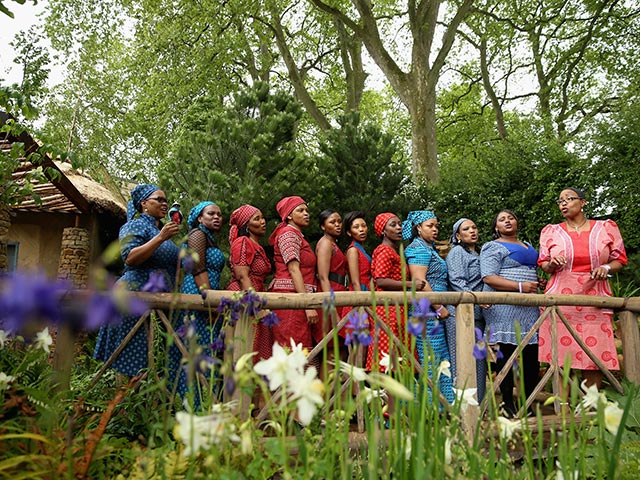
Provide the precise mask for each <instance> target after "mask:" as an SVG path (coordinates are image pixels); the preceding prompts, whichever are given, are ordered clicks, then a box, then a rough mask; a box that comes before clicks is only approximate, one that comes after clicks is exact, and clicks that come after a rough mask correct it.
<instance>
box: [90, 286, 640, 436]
mask: <svg viewBox="0 0 640 480" xmlns="http://www.w3.org/2000/svg"><path fill="white" fill-rule="evenodd" d="M234 293H237V292H230V291H224V290H210V291H208V292H207V294H206V297H204V298H203V297H201V296H200V295H186V294H171V293H156V294H151V293H138V292H136V293H131V295H136V296H138V297H140V298H141V299H143V300H144V301H146V302H147V304H148V305H149V306H150V309H151V311H155V315H150V314H149V313H150V312H147V313H146V314H145V315H144V316H143V317H141V319H140V321H139V322H138V324H137V325H136V327H137V328H142V327H143V326H144V324H145V323H146V322H149V321H151V320H150V319H152V318H154V317H155V318H157V319H159V321H161V322H162V323H163V324H164V327H165V328H166V330H167V331H168V332H169V333H170V334H174V335H175V332H173V328H172V326H171V323H170V321H169V319H168V316H167V314H166V312H168V311H175V310H177V309H180V310H200V311H214V312H215V311H216V309H217V307H218V305H219V304H220V302H221V300H222V299H223V298H229V297H231V296H232V295H233V294H234ZM374 294H375V298H373V297H372V292H336V293H335V306H337V307H340V306H354V307H364V308H367V311H368V313H369V315H370V316H371V318H373V319H374V320H375V321H376V322H377V324H378V326H379V327H380V328H382V329H384V330H386V331H387V333H388V334H391V332H390V331H389V330H388V328H387V327H386V325H385V324H384V322H382V321H381V320H380V319H378V318H377V317H376V315H375V309H372V308H371V305H372V304H377V305H389V306H390V307H393V306H394V305H396V304H397V305H407V304H408V305H410V304H411V299H412V298H415V299H420V298H424V297H426V298H428V299H429V300H430V301H431V302H432V303H436V304H445V305H455V308H456V315H455V318H456V356H457V379H456V384H457V385H458V386H459V388H460V387H461V386H464V388H475V387H476V369H475V362H476V359H475V358H474V356H473V347H474V345H475V343H476V337H475V331H474V314H473V306H474V305H475V304H483V305H484V304H509V305H520V306H535V307H541V314H540V316H539V318H538V320H537V321H536V323H535V325H534V327H533V328H532V329H531V330H530V331H529V332H526V334H525V336H524V337H523V339H522V342H521V344H520V345H519V347H518V348H517V349H516V351H515V352H514V353H513V354H512V355H511V357H510V358H509V359H508V361H507V363H506V365H505V366H504V368H503V369H502V370H501V371H500V372H496V373H497V376H496V378H495V381H494V382H493V388H494V391H496V390H497V389H498V388H499V385H500V383H501V382H502V380H503V379H504V378H505V376H506V375H507V372H508V371H509V369H511V367H512V365H513V363H514V361H515V360H516V359H517V358H518V356H519V353H520V351H521V349H522V346H523V345H526V344H527V343H528V341H529V339H530V338H531V337H532V336H533V335H534V333H535V332H536V331H537V330H538V329H539V328H540V326H541V325H542V323H543V321H544V320H545V319H546V318H548V317H550V318H551V319H552V320H555V319H559V320H560V321H561V322H562V323H563V324H564V325H565V326H566V327H567V329H568V330H569V332H570V334H571V335H572V336H573V338H574V339H575V340H576V342H577V343H578V344H579V345H580V346H581V347H582V349H583V350H584V351H585V353H586V354H587V355H588V356H589V357H590V358H591V359H592V360H593V361H594V363H595V364H596V365H597V366H598V367H599V368H600V370H601V371H602V372H603V374H604V376H605V378H606V379H607V380H608V382H609V384H610V385H611V386H612V387H613V388H614V389H616V390H617V391H619V392H620V393H622V386H621V385H620V382H619V381H618V379H617V378H616V376H614V375H613V374H612V373H611V372H610V371H609V370H608V369H607V368H606V367H605V366H604V365H603V364H602V362H601V361H600V360H599V359H598V358H597V357H596V356H595V355H594V354H593V353H592V352H591V350H590V349H589V348H588V346H587V345H585V344H584V342H583V341H582V340H581V339H580V337H579V336H578V334H577V333H576V332H575V330H574V329H573V328H572V327H571V326H570V324H569V322H568V321H567V320H566V318H565V317H564V315H563V314H562V312H561V311H560V309H559V308H558V307H559V306H564V305H574V306H593V307H600V308H609V309H613V310H614V311H617V312H618V328H619V332H620V333H619V334H620V338H621V340H622V355H623V362H624V363H623V364H622V365H621V366H622V371H623V372H624V376H625V377H626V378H627V379H628V380H629V381H631V382H633V383H634V384H637V385H638V384H640V331H639V329H638V313H640V297H633V298H620V297H594V296H584V295H538V294H516V293H483V292H428V293H423V292H420V293H411V292H375V293H374ZM259 295H260V297H262V298H264V299H265V300H266V308H269V309H272V310H277V309H321V308H322V307H323V303H326V301H327V299H328V294H326V293H304V294H298V293H260V294H259ZM346 321H347V319H346V317H345V318H343V319H337V318H334V322H333V323H334V328H337V329H340V328H341V327H342V326H343V325H344V324H345V323H346ZM551 325H552V329H551V330H552V331H551V333H552V344H553V345H554V347H553V349H552V362H551V363H550V365H549V368H548V369H547V370H546V372H545V374H544V375H543V377H542V378H541V380H540V382H539V384H538V386H537V387H536V389H535V391H534V392H533V393H532V395H531V396H530V397H529V398H528V399H527V403H526V406H527V407H529V406H530V405H531V404H532V402H533V401H534V399H535V396H536V395H537V394H539V393H540V392H541V391H542V390H543V389H544V388H545V386H546V385H547V384H548V382H549V381H551V384H552V390H553V392H552V393H553V395H554V397H555V401H554V410H555V414H556V415H558V414H559V413H560V410H561V407H562V406H561V404H560V403H561V402H560V398H561V394H560V387H561V378H562V377H561V375H562V368H563V366H562V361H563V359H560V358H558V349H557V344H558V343H557V332H556V328H555V325H556V321H552V324H551ZM147 331H148V332H152V331H153V329H152V328H148V329H147ZM131 335H133V333H132V334H131ZM333 338H334V335H333V330H332V331H330V332H329V333H328V334H327V335H326V336H325V338H324V339H323V340H322V342H320V344H318V345H317V346H316V347H315V348H314V349H313V350H312V351H311V352H310V354H309V360H311V359H313V358H314V357H315V356H316V355H318V354H319V353H320V352H321V351H322V350H323V348H324V347H325V345H327V344H328V343H329V342H331V341H332V340H333ZM390 339H391V341H392V342H393V344H394V345H395V347H397V348H398V349H400V351H401V352H402V349H403V348H404V349H405V350H406V346H404V344H403V342H402V341H401V340H400V339H398V338H396V337H393V336H392V334H391V335H390ZM178 340H179V339H178ZM126 341H127V339H125V341H124V342H123V343H125V342H126ZM149 341H150V342H152V338H150V339H149ZM226 341H227V342H232V346H233V348H226V353H225V355H226V358H225V360H229V359H231V360H237V359H238V358H240V356H242V355H244V354H245V353H248V352H250V351H251V350H252V347H253V320H252V319H243V320H241V321H239V322H238V323H237V324H236V325H235V326H234V327H228V330H227V332H226ZM182 349H183V354H185V355H186V349H184V347H182ZM149 351H150V352H151V351H152V349H150V350H149ZM117 354H119V351H116V352H115V353H114V358H115V356H117ZM229 356H231V357H232V358H229ZM407 358H410V359H412V358H413V356H412V355H410V354H408V352H407ZM110 360H113V359H110ZM349 361H350V363H352V364H355V365H356V366H361V365H362V347H361V346H360V347H358V348H357V349H353V351H352V352H351V353H350V360H349ZM152 362H153V358H150V364H152ZM109 365H110V362H109V361H107V362H106V363H105V365H104V366H103V368H102V369H101V370H100V372H98V374H96V377H95V380H96V381H97V379H98V378H99V376H100V375H102V373H104V371H105V370H106V369H107V368H108V367H109ZM414 367H415V368H416V371H418V372H419V373H421V367H420V365H414ZM350 382H351V379H350V378H346V379H345V380H344V381H343V383H342V384H338V385H339V386H338V387H337V390H339V391H345V390H346V389H347V388H348V387H349V384H350ZM339 391H336V392H332V400H331V401H330V402H329V404H328V405H326V406H325V408H330V407H331V402H332V401H333V399H335V397H336V395H339ZM489 397H490V395H486V398H485V400H484V402H483V403H482V404H481V405H480V406H470V407H469V408H467V409H466V411H465V412H464V416H463V419H462V422H463V425H464V427H465V429H466V431H467V432H468V435H469V436H473V434H474V432H475V429H476V428H477V426H478V425H479V420H480V419H481V416H482V415H483V414H484V412H485V411H486V408H487V401H488V399H489ZM234 398H235V399H237V400H238V401H239V403H238V405H239V409H238V411H237V414H238V415H239V416H241V417H243V418H246V417H247V416H248V415H249V414H250V412H249V405H250V398H248V397H247V396H246V395H244V396H243V395H242V394H241V393H239V392H236V393H235V394H234ZM274 398H277V393H276V396H275V397H274ZM230 399H231V398H226V400H230ZM441 401H442V402H443V403H446V400H444V399H442V398H441ZM445 406H447V407H448V405H445ZM266 415H267V407H264V408H263V409H262V411H261V412H260V413H259V414H258V419H264V418H265V416H266ZM543 420H544V419H543ZM547 420H548V421H546V422H543V423H544V424H547V423H552V420H553V419H547ZM531 422H532V423H531V424H532V426H534V427H535V424H534V422H535V419H532V421H531ZM363 429H364V423H363V421H362V418H361V416H360V415H359V419H358V430H359V431H363Z"/></svg>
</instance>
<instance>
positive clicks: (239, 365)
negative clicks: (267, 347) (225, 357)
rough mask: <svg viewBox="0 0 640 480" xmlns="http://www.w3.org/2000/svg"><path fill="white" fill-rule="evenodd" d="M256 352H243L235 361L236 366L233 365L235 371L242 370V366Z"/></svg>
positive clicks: (245, 364) (244, 365)
mask: <svg viewBox="0 0 640 480" xmlns="http://www.w3.org/2000/svg"><path fill="white" fill-rule="evenodd" d="M257 354H258V352H249V353H245V354H244V355H242V356H241V357H240V358H239V359H238V361H237V362H236V367H235V369H234V370H235V371H236V372H241V371H242V370H244V367H246V366H247V363H248V362H249V360H251V359H252V358H253V357H255V356H256V355H257Z"/></svg>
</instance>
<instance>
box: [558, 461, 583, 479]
mask: <svg viewBox="0 0 640 480" xmlns="http://www.w3.org/2000/svg"><path fill="white" fill-rule="evenodd" d="M556 467H557V468H558V470H556V480H565V479H566V480H578V479H579V478H580V472H579V471H578V470H574V471H573V473H572V474H570V475H569V476H568V477H565V476H564V473H562V465H561V464H560V462H559V461H557V460H556Z"/></svg>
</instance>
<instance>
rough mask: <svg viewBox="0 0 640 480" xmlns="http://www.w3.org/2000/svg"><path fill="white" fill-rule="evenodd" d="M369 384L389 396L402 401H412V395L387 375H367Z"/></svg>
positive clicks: (372, 373) (373, 373)
mask: <svg viewBox="0 0 640 480" xmlns="http://www.w3.org/2000/svg"><path fill="white" fill-rule="evenodd" d="M369 383H371V385H377V386H379V387H382V388H384V389H385V390H386V391H387V392H388V393H389V394H391V395H393V396H394V397H397V398H401V399H403V400H413V393H411V392H410V391H409V389H408V388H407V387H405V386H404V385H403V384H401V383H400V382H398V381H397V380H394V379H393V378H391V377H390V376H389V375H384V374H382V373H380V372H371V373H369Z"/></svg>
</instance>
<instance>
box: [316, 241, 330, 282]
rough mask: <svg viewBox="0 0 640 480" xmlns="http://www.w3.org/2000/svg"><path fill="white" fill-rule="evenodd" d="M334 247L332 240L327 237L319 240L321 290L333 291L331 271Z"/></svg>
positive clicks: (318, 258)
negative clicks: (330, 278)
mask: <svg viewBox="0 0 640 480" xmlns="http://www.w3.org/2000/svg"><path fill="white" fill-rule="evenodd" d="M332 247H333V245H331V242H330V241H329V240H328V239H327V238H325V237H322V238H321V239H320V240H318V245H317V246H316V257H317V266H318V281H319V282H320V290H322V291H323V292H330V291H331V283H330V282H329V272H330V271H331V255H332V254H333V248H332Z"/></svg>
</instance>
